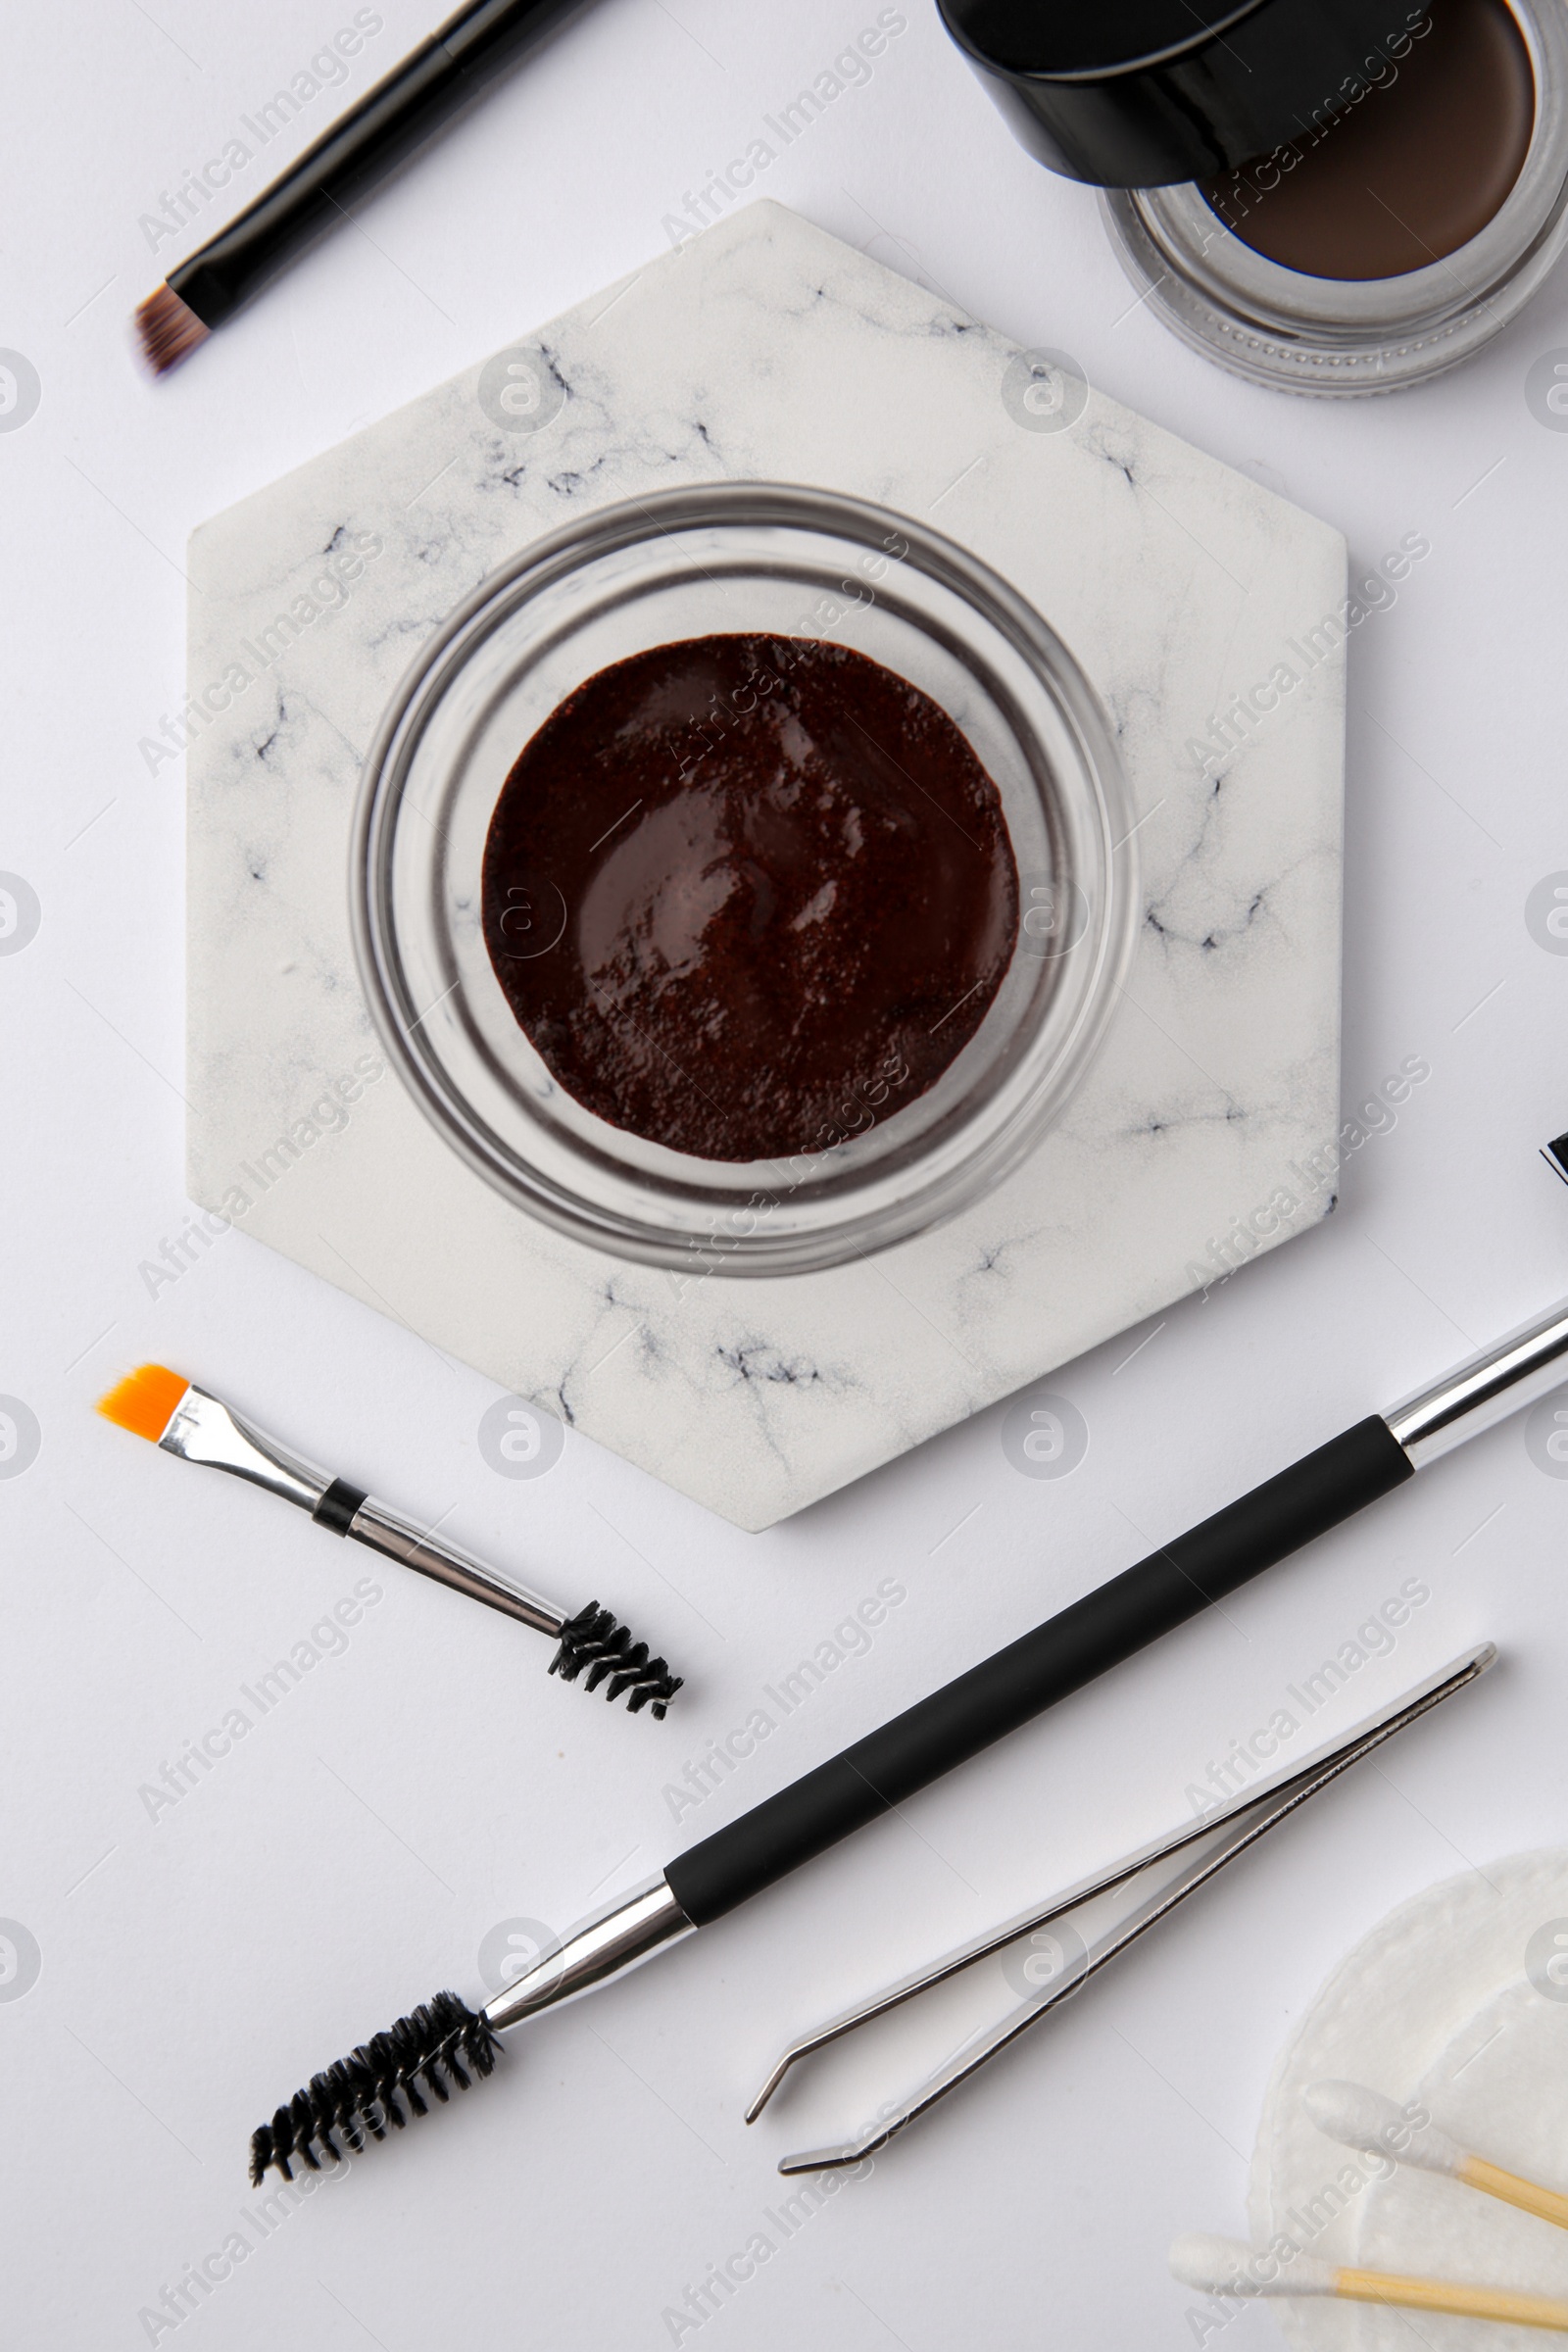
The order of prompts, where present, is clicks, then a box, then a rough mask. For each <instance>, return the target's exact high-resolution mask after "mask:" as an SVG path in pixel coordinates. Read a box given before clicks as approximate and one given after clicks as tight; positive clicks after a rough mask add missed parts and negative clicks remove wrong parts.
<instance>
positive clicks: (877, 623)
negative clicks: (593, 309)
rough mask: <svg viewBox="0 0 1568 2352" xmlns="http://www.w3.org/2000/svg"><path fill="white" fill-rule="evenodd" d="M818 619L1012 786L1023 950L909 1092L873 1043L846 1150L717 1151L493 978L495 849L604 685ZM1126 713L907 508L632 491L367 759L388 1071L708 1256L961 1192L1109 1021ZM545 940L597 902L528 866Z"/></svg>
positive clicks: (803, 1268)
mask: <svg viewBox="0 0 1568 2352" xmlns="http://www.w3.org/2000/svg"><path fill="white" fill-rule="evenodd" d="M730 633H735V634H760V635H770V636H775V637H780V638H794V639H802V638H812V639H820V640H824V641H826V642H828V643H830V644H836V645H842V646H845V647H849V648H851V649H853V650H855V651H857V652H858V653H861V654H864V655H868V656H869V657H870V658H871V659H872V660H874V661H876V662H881V663H882V664H884V666H885V667H886V668H888V669H890V670H892V671H894V672H895V673H896V674H897V675H899V676H902V677H905V678H907V679H908V680H909V681H910V682H911V683H912V684H914V685H916V686H918V687H919V688H920V689H921V690H922V691H923V692H924V693H925V694H927V695H929V696H930V697H931V698H932V700H933V701H934V702H936V703H937V704H938V705H939V706H940V707H941V709H942V710H943V711H946V712H947V714H948V716H949V717H950V718H951V719H952V720H953V721H954V723H955V724H956V726H957V727H958V729H959V730H960V731H961V733H962V734H963V735H964V737H965V738H966V739H967V741H968V743H969V745H970V746H971V748H972V749H973V751H974V753H975V755H976V756H977V758H978V759H979V760H980V761H981V763H982V765H983V766H984V767H985V768H986V770H987V771H988V773H989V775H990V776H991V778H992V780H993V782H994V783H995V785H996V787H997V789H998V792H999V794H1000V796H1001V800H1002V807H1003V814H1004V818H1005V824H1006V828H1007V833H1008V836H1009V839H1010V842H1011V847H1012V854H1013V857H1014V859H1015V861H1016V864H1017V868H1018V876H1019V936H1018V944H1017V947H1016V949H1015V951H1014V953H1013V956H1012V958H1011V961H1010V963H1009V965H1008V967H1007V970H1006V973H1005V977H1004V979H1003V982H1002V985H1001V987H1000V988H999V990H998V992H997V995H996V997H995V999H994V1001H993V1003H992V1004H991V1005H990V1008H989V1010H988V1011H987V1013H986V1015H985V1018H984V1019H983V1020H982V1022H981V1023H980V1026H979V1027H978V1029H977V1030H976V1031H975V1033H974V1035H973V1036H972V1037H971V1038H970V1039H969V1041H968V1042H967V1044H966V1045H965V1046H964V1047H963V1049H962V1051H961V1053H959V1054H957V1056H956V1058H955V1059H954V1061H953V1062H952V1063H951V1064H950V1065H949V1066H948V1068H947V1069H946V1070H945V1071H944V1072H943V1074H942V1075H941V1076H940V1077H939V1078H938V1079H937V1081H936V1083H935V1084H934V1085H932V1086H931V1087H930V1088H929V1089H928V1090H927V1091H926V1092H925V1093H924V1094H922V1095H920V1096H918V1097H917V1098H915V1099H914V1100H913V1101H911V1102H907V1103H905V1104H903V1105H902V1106H899V1105H898V1104H897V1103H896V1101H895V1099H894V1097H893V1095H892V1094H890V1091H889V1088H888V1086H887V1084H886V1083H885V1081H884V1080H883V1079H882V1077H881V1075H880V1074H879V1071H878V1068H877V1066H876V1062H875V1058H874V1057H873V1058H872V1060H871V1064H870V1066H869V1067H868V1068H867V1069H866V1070H865V1071H864V1073H863V1074H858V1075H857V1076H856V1077H854V1078H853V1079H852V1080H851V1081H850V1082H849V1083H848V1084H847V1085H846V1087H845V1090H844V1102H843V1104H842V1107H841V1108H840V1110H839V1112H838V1115H837V1118H836V1120H835V1122H834V1124H833V1127H832V1129H831V1130H830V1132H828V1133H827V1134H826V1135H825V1136H824V1137H823V1142H822V1148H821V1149H819V1150H813V1151H810V1152H798V1153H795V1154H793V1155H792V1156H791V1157H789V1158H787V1159H769V1160H757V1161H750V1162H727V1161H712V1160H699V1159H696V1158H692V1157H689V1156H687V1155H686V1154H684V1153H682V1152H677V1151H673V1150H670V1149H668V1148H667V1147H665V1146H663V1145H662V1144H659V1143H656V1142H652V1141H649V1140H647V1139H645V1138H643V1137H640V1136H637V1135H635V1134H632V1133H629V1132H627V1131H626V1130H624V1129H621V1128H617V1127H614V1126H612V1125H611V1124H609V1123H608V1122H607V1121H606V1120H604V1119H601V1118H598V1117H596V1116H595V1115H594V1114H593V1113H592V1112H591V1111H589V1110H588V1109H586V1108H585V1107H584V1106H583V1105H582V1104H581V1103H578V1102H576V1101H575V1100H574V1099H573V1097H572V1096H571V1095H569V1094H568V1093H567V1092H566V1091H565V1090H564V1088H563V1087H562V1086H561V1085H560V1084H559V1083H558V1082H557V1080H556V1079H555V1078H554V1077H553V1076H552V1075H551V1072H550V1070H549V1069H548V1068H547V1066H546V1064H545V1062H544V1060H543V1059H542V1057H541V1056H540V1054H538V1052H537V1051H536V1049H535V1048H534V1046H533V1045H532V1043H531V1042H530V1040H529V1038H528V1036H527V1035H526V1033H525V1032H524V1030H523V1029H522V1028H521V1027H520V1026H519V1024H518V1022H517V1020H516V1019H515V1016H514V1013H513V1011H512V1008H511V1006H510V1005H509V1004H508V1002H507V999H506V996H505V995H504V993H503V991H502V988H501V985H500V983H499V981H498V979H497V977H496V973H495V968H494V966H493V964H492V962H491V960H490V956H489V953H488V951H487V947H486V943H485V939H484V935H483V928H482V923H481V900H480V880H481V868H482V862H483V857H484V850H485V843H486V839H487V835H488V832H489V827H490V821H491V817H492V815H493V813H494V810H495V807H496V803H497V800H498V797H499V795H500V793H501V790H502V787H503V785H504V783H505V782H506V779H507V776H508V774H509V772H510V771H511V769H512V767H513V765H514V763H515V760H516V758H517V755H518V753H519V752H520V750H521V748H522V746H523V745H524V744H525V743H526V742H527V741H529V739H530V738H531V737H532V736H533V735H534V733H535V732H536V730H537V729H538V728H539V726H540V725H541V724H542V723H543V721H544V720H545V719H546V718H547V717H548V716H549V715H550V713H551V712H552V711H555V710H557V709H558V708H559V706H560V705H561V704H562V703H563V702H564V700H565V698H566V697H567V696H568V695H570V694H571V693H573V692H574V691H575V689H576V688H577V687H579V686H580V685H582V684H583V682H584V681H585V680H587V679H588V678H591V677H593V676H595V675H596V674H597V673H598V672H599V671H601V670H603V669H604V668H606V667H607V666H608V665H609V664H610V663H612V662H619V661H622V660H624V659H625V658H626V657H628V656H630V655H632V654H636V653H641V652H644V651H646V650H648V649H651V648H654V647H658V646H663V645H670V644H674V643H677V642H679V641H682V640H685V639H690V638H695V637H705V636H711V635H720V634H730ZM1133 822H1134V820H1133V817H1132V815H1131V813H1130V804H1129V798H1128V794H1127V789H1126V785H1125V781H1124V779H1123V776H1122V773H1121V768H1120V764H1119V761H1118V760H1117V757H1116V752H1115V748H1114V743H1113V739H1112V734H1111V730H1110V728H1109V726H1108V723H1107V721H1106V719H1105V717H1104V715H1103V712H1102V711H1101V708H1100V705H1099V703H1098V701H1097V699H1096V696H1095V694H1094V692H1093V690H1092V688H1091V687H1090V685H1089V683H1088V681H1087V680H1086V679H1085V677H1084V676H1083V674H1082V672H1081V671H1080V669H1079V668H1078V665H1077V664H1076V662H1074V661H1073V659H1072V656H1071V655H1070V654H1069V653H1068V651H1067V650H1066V648H1065V647H1064V646H1063V645H1062V643H1061V642H1060V640H1059V639H1058V638H1057V637H1056V636H1055V634H1054V631H1053V630H1052V629H1051V628H1050V627H1049V626H1048V625H1047V623H1046V622H1045V621H1044V620H1043V619H1042V618H1041V617H1040V615H1039V614H1038V613H1036V612H1034V610H1033V609H1032V608H1031V607H1030V606H1029V605H1028V604H1027V603H1026V602H1025V601H1024V600H1023V598H1021V597H1020V596H1019V595H1018V594H1017V592H1016V591H1015V590H1014V589H1012V588H1011V587H1009V586H1008V584H1007V583H1006V582H1005V580H1004V579H1002V578H1001V577H1000V576H999V575H998V574H996V573H995V572H993V571H991V570H989V569H988V568H987V566H986V565H984V564H981V563H979V562H978V561H977V560H976V559H975V558H974V557H972V556H970V555H969V554H967V553H966V552H965V551H964V550H963V549H961V548H959V547H957V546H956V545H955V544H954V543H953V542H952V541H950V540H947V539H944V538H941V537H940V536H938V535H937V534H936V533H935V532H932V531H929V530H927V529H925V528H924V527H923V526H922V525H920V524H918V523H915V522H913V521H911V520H909V519H908V518H907V517H906V516H903V515H896V514H893V513H891V512H889V511H887V510H885V509H882V508H879V507H874V506H870V505H865V504H862V503H860V502H858V501H857V500H853V499H847V498H841V497H838V496H836V495H832V494H829V493H826V492H822V491H811V490H804V489H795V488H790V487H787V486H783V485H778V484H769V483H746V482H720V483H705V484H699V485H696V486H694V487H692V488H690V489H684V490H672V491H668V492H665V493H663V494H662V495H660V496H657V497H652V498H647V499H640V500H637V501H635V502H632V503H629V504H627V505H624V506H617V507H611V508H607V509H605V510H602V511H601V512H600V513H598V514H595V515H590V516H587V517H586V518H584V519H583V520H582V521H580V522H577V523H574V524H572V525H570V526H569V527H568V528H566V529H565V530H563V531H560V532H557V533H555V534H553V535H552V536H551V537H549V538H547V539H544V540H541V541H539V542H537V543H536V544H535V545H534V546H532V547H530V548H528V549H526V550H525V551H524V552H523V553H522V554H521V555H520V556H518V557H517V558H516V559H515V561H514V562H513V563H511V564H508V565H506V566H505V567H504V568H503V569H502V570H501V571H499V572H497V573H496V574H494V575H493V576H492V577H491V578H490V579H489V580H487V581H486V582H484V584H483V585H482V586H481V587H480V588H479V589H478V590H476V592H475V593H474V595H473V596H471V597H470V598H469V599H468V601H467V602H466V604H465V605H464V606H462V607H461V608H460V609H459V611H458V612H457V613H454V614H453V615H452V617H451V618H450V619H449V620H448V621H447V622H446V623H445V624H444V625H443V627H442V628H441V629H440V630H439V631H438V632H437V633H436V635H435V637H434V638H433V639H432V640H431V642H430V643H429V644H428V645H427V646H426V647H425V649H424V651H423V652H422V653H421V655H420V657H419V660H418V661H417V663H416V664H415V666H414V668H413V670H412V671H411V672H410V673H409V675H408V676H407V677H406V678H405V679H404V681H403V683H402V685H401V686H400V688H399V689H398V692H397V694H396V695H395V696H394V698H393V700H392V703H391V705H390V707H389V708H388V710H387V711H386V712H385V714H384V716H383V718H382V721H381V724H380V727H379V729H378V730H377V734H376V737H375V740H374V742H373V744H372V745H371V748H370V751H369V754H368V759H367V762H366V768H365V774H364V779H363V782H362V786H361V797H360V804H359V809H358V814H357V820H356V828H355V841H354V849H353V856H352V874H351V898H352V911H353V919H354V930H355V942H356V950H357V954H358V957H359V965H360V973H361V978H362V981H363V984H364V988H365V993H366V998H367V1002H368V1005H369V1009H370V1012H371V1016H372V1018H373V1020H374V1022H375V1025H376V1028H377V1030H378V1032H379V1034H380V1037H381V1039H382V1042H383V1044H384V1046H385V1049H386V1052H387V1054H388V1057H389V1059H390V1060H391V1062H392V1064H393V1067H394V1068H395V1069H396V1070H397V1071H398V1072H399V1074H400V1076H401V1078H402V1080H403V1082H404V1084H405V1085H406V1086H407V1087H408V1089H409V1091H410V1092H411V1094H412V1095H413V1096H414V1099H415V1101H416V1102H417V1103H418V1105H419V1107H420V1108H421V1110H422V1111H423V1112H424V1113H425V1115H426V1116H427V1117H428V1118H429V1119H430V1120H431V1122H432V1123H433V1125H434V1126H435V1128H436V1130H437V1132H438V1133H439V1134H440V1135H441V1136H442V1137H443V1138H444V1139H445V1141H446V1142H447V1143H448V1144H449V1145H450V1146H451V1147H452V1148H453V1149H454V1150H455V1151H457V1152H460V1153H461V1154H462V1156H463V1157H464V1158H465V1159H466V1160H467V1162H468V1163H469V1165H470V1166H472V1167H473V1168H475V1169H476V1170H477V1171H478V1172H479V1173H480V1174H481V1175H483V1176H484V1177H485V1178H486V1179H487V1180H488V1181H489V1182H490V1183H491V1184H493V1185H495V1186H496V1187H497V1189H498V1190H499V1191H500V1192H501V1193H502V1194H503V1195H504V1196H505V1197H506V1198H507V1199H509V1200H510V1201H514V1202H515V1203H516V1205H517V1206H518V1207H521V1208H524V1209H526V1210H527V1211H528V1212H529V1213H530V1214H531V1215H533V1216H535V1217H539V1218H542V1219H543V1220H544V1221H545V1222H547V1223H548V1224H551V1225H553V1226H555V1227H556V1228H558V1229H559V1230H560V1231H562V1232H564V1233H566V1234H569V1235H570V1236H572V1237H573V1238H574V1239H576V1240H578V1241H581V1242H587V1243H590V1244H593V1245H595V1246H597V1247H599V1248H602V1249H605V1250H611V1251H613V1253H615V1254H616V1255H618V1256H621V1257H627V1258H633V1259H638V1260H641V1261H643V1262H645V1263H649V1264H655V1265H662V1266H669V1267H678V1268H682V1269H684V1270H685V1271H686V1272H688V1273H689V1274H691V1275H693V1276H699V1275H702V1274H706V1273H710V1272H713V1273H737V1274H747V1275H760V1274H790V1273H804V1272H809V1271H814V1270H816V1269H818V1268H821V1267H825V1266H831V1265H835V1264H838V1263H841V1262H843V1261H845V1260H847V1259H850V1258H853V1257H857V1256H861V1255H864V1254H865V1253H866V1252H867V1251H868V1250H878V1249H882V1248H885V1247H886V1246H887V1245H889V1244H890V1243H894V1242H897V1241H900V1240H904V1239H906V1238H907V1237H908V1236H910V1235H912V1234H915V1233H919V1232H922V1231H924V1230H926V1229H927V1228H928V1227H930V1226H932V1225H934V1224H936V1223H938V1222H940V1221H941V1220H942V1219H943V1218H946V1217H949V1216H952V1215H955V1214H956V1213H957V1212H958V1211H959V1210H960V1209H962V1208H964V1207H965V1206H967V1205H968V1204H969V1203H970V1202H972V1201H975V1200H977V1199H979V1198H980V1197H981V1196H982V1195H983V1194H984V1192H985V1191H986V1190H987V1189H988V1188H989V1187H991V1186H992V1185H994V1184H996V1183H997V1182H998V1181H999V1180H1000V1179H1001V1178H1002V1177H1003V1176H1004V1175H1005V1174H1006V1173H1007V1171H1008V1170H1009V1169H1011V1168H1013V1167H1015V1166H1016V1165H1017V1163H1018V1161H1019V1160H1020V1159H1021V1158H1022V1157H1023V1155H1024V1154H1025V1153H1026V1152H1028V1151H1029V1150H1030V1149H1031V1147H1032V1146H1033V1145H1034V1144H1035V1142H1036V1141H1037V1139H1038V1138H1039V1137H1040V1136H1041V1134H1042V1133H1043V1132H1044V1131H1045V1130H1046V1129H1047V1128H1048V1127H1049V1126H1050V1124H1051V1123H1052V1121H1053V1120H1054V1119H1055V1118H1056V1117H1057V1116H1058V1115H1059V1113H1060V1111H1061V1109H1062V1106H1063V1105H1064V1103H1066V1101H1067V1100H1068V1097H1069V1096H1070V1094H1071V1092H1072V1090H1073V1088H1074V1086H1075V1085H1076V1084H1077V1082H1078V1081H1079V1079H1080V1078H1081V1077H1082V1075H1083V1073H1084V1071H1085V1069H1086V1068H1087V1066H1088V1065H1089V1062H1090V1060H1091V1058H1092V1056H1093V1054H1094V1052H1095V1048H1096V1046H1097V1044H1098V1043H1099V1040H1100V1038H1101V1036H1102V1034H1103V1029H1104V1026H1105V1022H1106V1020H1107V1018H1108V1016H1109V1013H1110V1010H1111V1007H1112V1004H1113V1002H1114V999H1115V994H1116V986H1117V981H1118V979H1119V977H1120V974H1121V972H1122V969H1123V967H1124V964H1125V960H1126V957H1127V955H1128V952H1129V949H1130V945H1131V939H1132V931H1133V923H1134V913H1135V908H1136V905H1137V887H1136V874H1135V855H1134V844H1133V842H1132V839H1131V835H1132V827H1133ZM527 885H528V901H529V903H528V907H527V917H528V920H527V925H526V930H527V938H526V940H525V941H524V942H523V943H522V944H523V946H524V947H525V950H526V952H527V953H529V954H539V955H548V954H550V953H551V952H552V950H553V949H554V948H555V947H556V946H557V945H558V944H559V943H560V942H561V941H562V940H563V939H564V937H565V936H566V932H567V926H568V925H570V924H572V923H573V921H574V917H575V914H576V911H577V910H576V909H574V908H573V907H571V906H569V905H568V904H567V903H566V899H565V896H564V893H563V892H562V890H561V889H560V887H559V885H558V884H557V883H556V882H555V880H554V879H553V878H552V876H551V874H550V873H549V872H548V871H541V872H540V873H538V874H536V875H534V874H530V875H529V876H528V877H527Z"/></svg>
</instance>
